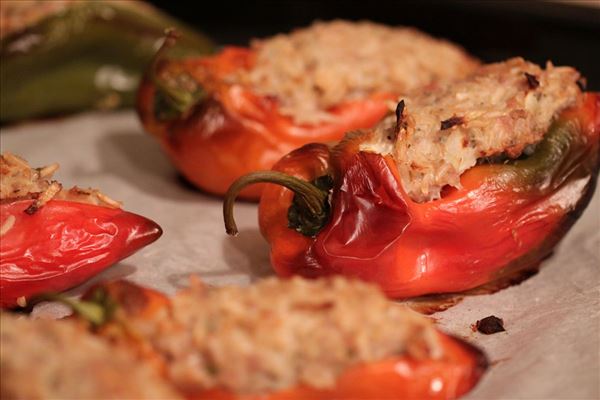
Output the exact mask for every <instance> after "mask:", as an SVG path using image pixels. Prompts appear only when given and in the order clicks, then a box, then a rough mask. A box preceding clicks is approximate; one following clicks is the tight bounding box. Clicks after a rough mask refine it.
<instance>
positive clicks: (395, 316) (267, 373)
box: [133, 278, 441, 393]
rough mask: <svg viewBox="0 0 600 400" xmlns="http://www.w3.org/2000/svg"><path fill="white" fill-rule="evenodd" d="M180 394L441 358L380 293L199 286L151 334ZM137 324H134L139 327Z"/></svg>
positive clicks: (271, 285)
mask: <svg viewBox="0 0 600 400" xmlns="http://www.w3.org/2000/svg"><path fill="white" fill-rule="evenodd" d="M139 323H140V324H141V326H140V327H139V329H138V330H139V331H143V332H145V335H146V336H148V337H149V340H150V341H151V342H152V344H153V347H155V348H156V349H157V351H158V352H159V353H161V354H162V355H163V356H164V358H165V360H167V364H168V367H167V368H168V374H169V377H170V379H171V380H172V381H173V382H174V383H175V385H176V386H177V387H179V388H180V389H183V390H189V391H192V392H193V391H198V390H201V389H206V388H213V387H221V388H226V389H229V390H232V391H234V392H238V393H260V392H266V391H274V390H278V389H283V388H288V387H291V386H295V385H297V384H306V385H311V386H314V387H319V388H327V387H331V386H332V385H334V383H335V380H336V378H337V376H338V375H339V374H340V373H341V372H342V371H344V370H345V369H347V368H348V367H350V366H352V365H356V364H359V363H362V362H369V361H374V360H380V359H383V358H385V357H387V356H390V355H396V354H405V353H407V354H410V355H412V356H414V357H425V356H431V357H434V358H435V357H438V356H440V354H439V353H440V351H441V350H439V347H438V345H437V339H436V338H437V336H436V331H435V329H434V327H433V324H432V322H431V321H429V320H428V319H427V318H425V317H423V316H421V315H418V314H416V313H414V312H413V311H410V310H409V309H407V308H405V307H403V306H400V305H398V304H394V303H392V302H390V301H388V300H387V299H386V297H385V296H384V295H383V294H382V293H381V292H380V291H379V289H377V288H376V287H374V286H372V285H369V284H366V283H363V282H359V281H349V280H346V279H343V278H332V279H327V280H326V279H322V280H304V279H301V278H294V279H290V280H278V279H275V278H270V279H266V280H264V281H261V282H259V283H258V284H255V285H252V286H249V287H233V286H232V287H223V288H211V287H207V286H204V285H202V284H200V283H196V284H194V285H192V287H191V288H189V289H187V290H184V291H182V292H180V293H178V294H177V295H176V296H175V297H174V298H173V303H172V310H171V313H170V315H167V314H165V315H164V316H163V317H162V318H160V319H159V320H158V321H156V322H155V324H154V327H153V328H149V327H148V324H147V321H139ZM133 324H134V326H135V325H136V322H135V321H134V322H133Z"/></svg>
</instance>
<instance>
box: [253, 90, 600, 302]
mask: <svg viewBox="0 0 600 400" xmlns="http://www.w3.org/2000/svg"><path fill="white" fill-rule="evenodd" d="M599 99H600V97H599V96H598V95H594V94H587V95H585V96H584V98H583V99H582V101H581V102H580V104H579V105H578V106H577V107H576V108H574V109H571V110H568V111H566V112H565V113H563V115H562V116H561V117H560V119H559V121H558V122H557V123H556V125H555V128H553V129H563V130H566V131H564V132H563V131H561V132H563V133H562V134H560V135H559V136H560V137H559V140H555V141H554V142H553V143H552V144H551V145H549V146H546V148H547V150H548V151H546V153H547V154H546V153H543V154H542V155H543V156H544V157H546V158H544V157H541V156H540V155H538V156H537V158H538V159H539V160H538V161H539V163H540V164H541V165H542V166H544V167H545V168H546V169H540V168H539V166H536V165H534V164H533V163H534V159H535V158H531V160H529V161H528V160H523V161H516V162H513V163H511V164H509V165H503V164H500V165H479V166H476V167H474V168H472V169H470V170H469V171H467V172H466V173H464V174H463V176H462V177H461V184H462V188H461V189H453V190H450V191H447V193H445V194H444V196H443V197H442V199H440V200H435V201H431V202H426V203H416V202H414V201H412V200H411V199H410V198H409V197H408V196H407V195H406V193H405V192H404V191H403V189H402V187H401V185H400V183H399V182H400V181H399V178H398V176H397V170H396V168H395V164H394V161H393V160H392V159H391V158H389V157H383V156H381V155H378V154H374V153H365V152H361V151H359V150H358V145H359V144H360V142H361V141H362V140H364V138H365V136H356V137H352V138H348V139H346V140H345V141H344V142H342V143H341V144H340V145H339V146H337V147H336V148H334V149H333V150H332V149H330V148H328V147H327V146H325V145H309V146H306V147H304V148H301V149H299V150H297V151H295V152H293V153H291V154H289V155H288V156H286V157H285V158H283V159H282V160H281V161H280V162H279V163H278V164H277V165H276V166H275V167H274V169H275V170H277V171H281V172H284V173H287V174H290V175H294V176H297V177H300V178H303V179H305V180H308V181H311V180H313V179H315V178H316V177H318V176H321V175H325V174H330V175H332V176H333V177H334V180H335V185H334V189H333V195H332V203H331V208H332V215H331V220H330V221H329V223H328V224H327V225H325V226H324V227H323V229H322V230H321V231H319V232H318V234H317V235H316V237H314V238H313V237H307V236H303V235H301V234H299V233H297V232H295V231H294V230H292V229H289V228H288V227H287V224H288V221H287V210H288V208H289V207H290V204H291V201H292V198H293V194H292V193H291V192H290V191H289V190H287V189H285V188H282V187H280V186H275V185H269V186H267V188H266V189H265V192H264V194H263V197H262V198H261V203H260V209H259V222H260V226H261V231H262V233H263V235H264V236H265V237H266V238H267V240H268V241H269V242H270V244H271V261H272V265H273V266H274V268H275V270H276V271H277V273H278V274H280V275H282V276H289V275H291V274H301V275H304V276H309V277H315V276H321V275H328V274H343V275H348V276H354V277H359V278H361V279H363V280H367V281H372V282H375V283H377V284H379V285H380V286H381V287H382V288H383V290H384V291H385V292H386V293H387V294H388V295H389V296H391V297H394V298H408V297H415V296H420V295H426V294H433V293H451V292H463V291H466V290H469V289H472V288H476V287H478V286H480V285H483V284H486V283H489V282H494V281H497V280H498V279H501V278H503V277H505V276H507V275H510V274H513V273H516V272H518V271H522V270H524V269H528V268H532V267H535V266H537V265H538V264H539V262H540V261H541V260H542V259H543V258H544V257H546V256H547V255H548V254H550V252H551V251H552V249H553V247H554V246H555V245H556V244H557V243H558V241H559V240H560V239H561V238H562V237H563V236H564V234H565V233H566V232H567V230H568V229H569V227H570V226H571V225H572V223H573V222H574V221H575V219H576V218H577V216H578V215H579V213H580V212H581V211H582V210H583V208H585V206H586V205H587V203H588V201H589V199H590V198H591V195H592V194H593V190H594V187H595V183H596V178H597V172H598V165H599V164H598V159H599V150H598V149H599V147H598V142H599V136H600V100H599ZM565 132H567V133H568V132H570V133H569V135H571V136H568V135H567V133H565ZM573 135H574V136H573ZM563 136H564V137H563ZM569 137H570V138H571V141H565V138H569ZM561 138H562V139H561ZM563 142H564V143H563ZM561 146H562V147H561ZM540 154H541V153H540ZM562 154H564V155H565V156H564V157H562V156H561V155H562ZM534 155H535V154H534ZM555 156H556V157H558V158H552V157H555ZM532 157H533V156H532ZM560 157H562V158H560ZM540 160H541V161H540ZM553 160H554V161H555V162H552V161H553ZM544 163H546V164H548V165H546V164H544Z"/></svg>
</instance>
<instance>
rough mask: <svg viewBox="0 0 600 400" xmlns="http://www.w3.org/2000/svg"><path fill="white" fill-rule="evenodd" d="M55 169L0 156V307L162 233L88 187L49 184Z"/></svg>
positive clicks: (96, 267)
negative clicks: (36, 166)
mask: <svg viewBox="0 0 600 400" xmlns="http://www.w3.org/2000/svg"><path fill="white" fill-rule="evenodd" d="M57 169H58V164H52V165H49V166H46V167H43V168H35V169H34V168H31V167H30V166H29V164H28V163H27V162H26V161H25V160H23V159H21V158H20V157H17V156H15V155H13V154H11V153H4V154H2V156H0V176H1V178H2V179H1V184H0V306H2V307H12V306H15V305H17V304H18V305H20V306H24V305H25V304H26V300H27V299H28V298H30V297H31V296H35V295H37V294H39V293H42V292H47V291H61V290H65V289H69V288H72V287H74V286H76V285H79V284H80V283H82V282H84V281H85V280H87V279H88V278H90V277H92V276H94V275H96V274H98V273H99V272H100V271H102V270H104V269H106V268H107V267H109V266H111V265H113V264H115V263H117V262H118V261H119V260H122V259H123V258H125V257H127V256H129V255H131V254H133V253H134V252H136V251H137V250H139V249H141V248H142V247H144V246H146V245H148V244H150V243H152V242H154V241H155V240H156V239H158V238H159V237H160V235H161V233H162V231H161V229H160V227H159V226H158V225H157V224H156V223H155V222H153V221H151V220H149V219H147V218H144V217H142V216H139V215H136V214H132V213H130V212H127V211H123V210H122V209H121V204H120V203H119V202H117V201H115V200H113V199H111V198H110V197H108V196H106V195H105V194H103V193H101V192H100V191H98V190H96V189H82V188H78V187H73V188H71V189H69V190H63V187H62V185H61V184H60V183H59V182H57V181H54V180H52V181H50V179H51V177H52V174H53V173H54V172H55V171H56V170H57Z"/></svg>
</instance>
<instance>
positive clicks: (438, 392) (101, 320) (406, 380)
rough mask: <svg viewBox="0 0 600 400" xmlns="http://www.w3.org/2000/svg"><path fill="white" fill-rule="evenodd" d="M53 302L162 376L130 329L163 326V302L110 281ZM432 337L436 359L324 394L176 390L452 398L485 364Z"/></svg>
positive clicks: (392, 361)
mask: <svg viewBox="0 0 600 400" xmlns="http://www.w3.org/2000/svg"><path fill="white" fill-rule="evenodd" d="M49 298H50V299H52V298H53V297H52V296H50V297H49ZM54 299H56V298H55V297H54ZM58 300H61V301H63V302H66V303H67V304H68V305H70V306H71V307H73V309H74V311H75V312H76V314H77V315H78V316H79V318H83V319H85V320H87V321H88V322H91V323H92V328H93V331H94V332H96V333H97V334H99V335H102V336H105V337H107V338H109V339H110V340H111V341H112V342H113V343H124V344H126V346H127V347H128V348H129V349H132V350H133V351H134V352H136V353H137V354H138V356H139V357H140V358H141V359H142V360H144V361H145V362H149V363H151V364H153V365H154V366H155V367H156V368H157V369H158V370H159V371H161V372H162V373H164V374H167V375H168V372H167V371H168V367H167V363H168V362H169V360H167V359H165V358H164V356H162V355H161V354H160V352H159V351H157V350H156V349H154V348H153V345H152V343H151V342H150V341H148V340H147V338H146V337H145V334H144V332H143V331H142V330H136V328H135V327H136V326H144V327H146V328H144V329H150V328H148V327H149V326H151V324H152V321H153V320H154V321H159V322H157V323H160V324H162V325H163V326H164V325H165V324H166V323H167V322H166V320H165V318H164V316H165V315H169V313H170V311H169V310H170V307H171V303H170V299H169V298H168V297H166V296H165V295H163V294H162V293H160V292H157V291H155V290H152V289H148V288H144V287H140V286H138V285H135V284H132V283H129V282H126V281H113V282H105V283H102V284H99V285H97V286H95V287H93V288H91V289H90V290H89V291H88V292H87V293H86V294H85V295H84V296H83V298H82V301H76V300H70V299H64V297H62V298H60V297H59V298H58ZM133 321H135V322H134V323H132V322H133ZM144 321H145V323H144ZM148 323H150V325H148ZM436 335H437V336H438V340H439V342H438V343H439V345H440V350H441V351H442V352H443V356H442V357H441V358H421V359H417V358H413V357H411V356H410V355H398V356H391V357H386V358H385V359H382V360H381V361H377V362H372V363H367V364H358V365H356V366H354V367H351V368H349V369H348V370H346V371H344V372H343V373H342V374H341V375H340V376H339V377H338V379H337V381H336V384H335V386H334V387H333V388H329V389H318V388H313V387H309V386H306V385H300V386H295V387H291V388H288V389H284V390H281V391H276V392H272V393H263V394H257V395H254V394H236V393H232V392H230V391H228V390H225V389H221V388H214V389H207V390H202V389H198V388H195V389H192V388H189V387H188V388H182V387H179V388H178V390H180V391H182V392H183V394H184V396H185V397H186V398H189V399H215V400H216V399H223V400H225V399H230V400H235V399H239V400H284V399H289V400H292V399H308V398H310V399H322V400H327V399H350V398H352V399H365V400H366V399H373V400H375V399H398V398H403V399H420V400H425V399H455V398H458V397H460V396H461V395H463V394H465V393H467V392H468V391H470V390H471V389H472V388H473V387H474V386H475V385H476V384H477V382H478V381H479V379H480V378H481V376H482V375H483V373H484V371H485V369H486V368H487V360H486V357H485V356H484V355H483V353H482V352H481V351H480V350H478V349H477V348H475V347H473V346H471V345H469V344H467V343H466V342H464V341H462V340H460V339H457V338H454V337H452V336H448V335H446V334H444V333H442V332H439V331H436ZM199 368H200V367H199Z"/></svg>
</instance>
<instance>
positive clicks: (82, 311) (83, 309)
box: [35, 293, 108, 326]
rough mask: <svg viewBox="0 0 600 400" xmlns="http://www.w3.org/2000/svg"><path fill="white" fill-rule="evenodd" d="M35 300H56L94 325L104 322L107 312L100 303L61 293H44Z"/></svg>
mask: <svg viewBox="0 0 600 400" xmlns="http://www.w3.org/2000/svg"><path fill="white" fill-rule="evenodd" d="M35 300H36V301H56V302H59V303H62V304H65V305H67V306H69V307H70V308H71V309H72V310H73V312H74V313H76V314H77V315H79V316H80V317H82V318H83V319H85V320H86V321H88V322H89V323H90V324H92V325H94V326H100V325H102V324H103V323H105V322H106V320H107V317H108V315H107V314H108V313H107V310H106V308H105V307H104V306H103V305H102V304H98V303H95V302H92V301H84V300H76V299H73V298H71V297H68V296H66V295H64V294H62V293H44V294H42V295H40V296H37V297H36V298H35Z"/></svg>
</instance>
